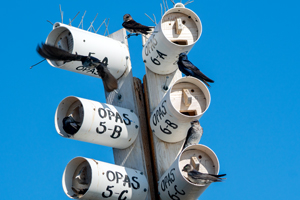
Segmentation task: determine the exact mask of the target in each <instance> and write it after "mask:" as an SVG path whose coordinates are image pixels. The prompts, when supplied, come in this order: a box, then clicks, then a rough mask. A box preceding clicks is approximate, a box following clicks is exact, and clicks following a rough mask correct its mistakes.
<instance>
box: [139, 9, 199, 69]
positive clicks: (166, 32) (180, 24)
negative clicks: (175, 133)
mask: <svg viewBox="0 0 300 200" xmlns="http://www.w3.org/2000/svg"><path fill="white" fill-rule="evenodd" d="M201 33H202V25H201V21H200V18H199V17H198V16H197V15H196V14H195V13H194V12H193V11H192V10H190V9H187V8H185V7H184V5H183V4H182V3H177V4H175V6H174V8H172V9H169V10H168V11H167V12H166V13H165V14H164V15H163V17H162V19H161V21H160V22H159V24H157V26H156V27H155V29H154V32H153V33H152V35H151V37H150V38H149V39H148V40H147V42H146V44H145V45H144V48H143V52H142V55H143V60H144V62H145V65H146V66H147V67H148V68H149V69H150V70H151V71H152V72H154V73H157V74H170V73H172V72H174V71H175V70H176V69H177V68H178V66H177V60H178V55H179V54H180V53H182V52H185V53H188V52H189V51H190V50H191V49H192V47H193V46H194V45H195V43H196V42H197V41H198V39H199V38H200V36H201Z"/></svg>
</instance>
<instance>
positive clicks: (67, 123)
mask: <svg viewBox="0 0 300 200" xmlns="http://www.w3.org/2000/svg"><path fill="white" fill-rule="evenodd" d="M79 124H80V122H76V121H75V120H74V118H73V117H72V115H69V116H67V117H65V118H63V129H64V131H66V133H68V134H70V135H74V134H75V133H77V131H78V130H79V128H80V125H79Z"/></svg>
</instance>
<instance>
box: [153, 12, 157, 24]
mask: <svg viewBox="0 0 300 200" xmlns="http://www.w3.org/2000/svg"><path fill="white" fill-rule="evenodd" d="M153 17H154V23H155V25H157V23H156V17H155V15H154V14H153Z"/></svg>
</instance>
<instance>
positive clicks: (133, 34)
mask: <svg viewBox="0 0 300 200" xmlns="http://www.w3.org/2000/svg"><path fill="white" fill-rule="evenodd" d="M138 35H140V34H138V33H130V34H128V35H127V36H126V37H125V39H129V38H130V36H138Z"/></svg>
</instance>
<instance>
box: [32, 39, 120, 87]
mask: <svg viewBox="0 0 300 200" xmlns="http://www.w3.org/2000/svg"><path fill="white" fill-rule="evenodd" d="M36 51H37V52H38V53H39V54H40V56H42V57H43V58H46V59H49V60H61V61H65V62H71V61H81V63H82V65H83V66H84V67H87V68H90V69H94V68H96V69H97V72H98V75H99V76H100V77H101V79H102V81H103V85H104V89H105V91H107V92H112V91H113V90H115V89H117V88H118V82H117V79H116V78H115V77H114V76H113V75H112V74H111V73H110V71H109V70H108V68H107V58H106V57H105V58H104V59H103V61H102V62H101V61H100V60H99V59H98V58H95V57H93V56H91V54H93V53H91V52H90V53H89V55H88V56H82V55H78V54H77V53H76V54H71V53H69V52H67V51H65V50H63V49H60V48H57V47H55V46H51V45H48V44H42V45H41V46H39V45H38V46H37V48H36Z"/></svg>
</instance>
